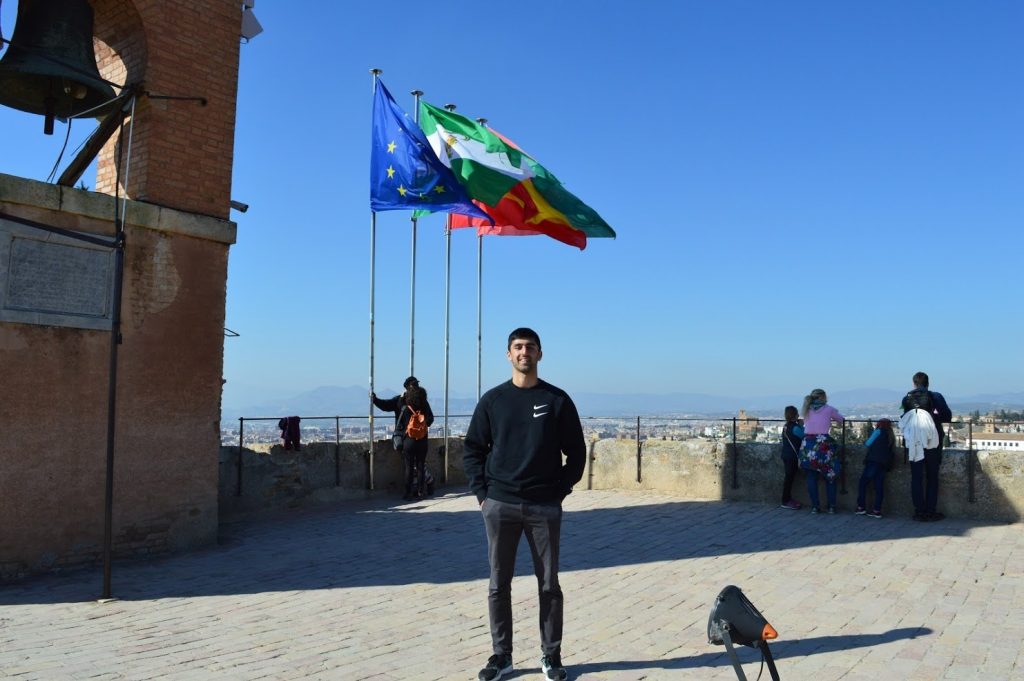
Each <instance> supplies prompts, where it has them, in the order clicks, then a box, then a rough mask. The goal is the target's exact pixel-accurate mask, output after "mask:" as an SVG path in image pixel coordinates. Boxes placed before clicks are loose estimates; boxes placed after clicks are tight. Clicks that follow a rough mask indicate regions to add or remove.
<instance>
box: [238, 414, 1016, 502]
mask: <svg viewBox="0 0 1024 681" xmlns="http://www.w3.org/2000/svg"><path fill="white" fill-rule="evenodd" d="M470 417H471V415H469V414H449V415H448V419H449V421H451V420H452V419H469V418H470ZM281 418H282V417H280V416H261V417H251V416H245V417H239V419H238V457H237V484H236V492H235V493H236V496H241V494H242V450H243V448H244V442H245V423H246V422H247V421H249V422H254V421H256V422H258V421H271V422H279V421H280V420H281ZM299 418H300V419H301V421H304V422H309V421H333V422H334V466H335V485H336V486H340V485H341V454H340V452H341V443H342V442H343V440H342V439H341V422H342V421H344V420H349V421H360V422H366V421H367V420H368V419H367V416H365V415H363V416H300V417H299ZM879 418H889V420H890V421H892V423H893V428H894V430H895V432H896V435H897V446H898V447H900V448H904V441H903V437H902V434H901V433H900V432H899V418H898V417H873V418H870V419H859V418H848V419H846V420H845V421H844V422H843V423H842V424H841V425H839V426H834V429H835V430H837V431H838V433H837V434H838V435H839V437H838V442H839V457H840V458H839V461H840V471H841V473H840V492H841V493H842V494H846V493H847V489H846V472H845V471H846V458H847V453H846V450H847V446H848V445H851V444H853V445H856V444H861V443H863V441H864V438H863V437H861V436H860V435H858V434H857V433H856V430H855V428H854V427H855V426H856V425H857V424H862V425H863V424H866V425H869V426H871V425H873V424H875V423H876V422H877V420H878V419H879ZM581 421H582V422H583V423H585V424H589V425H590V430H591V431H592V433H593V432H594V431H597V433H598V434H599V435H601V434H604V435H606V436H611V435H614V437H620V436H622V435H625V434H626V433H627V432H628V433H629V434H630V435H631V436H632V439H634V440H635V442H636V481H637V482H638V483H639V482H643V444H644V442H646V441H648V440H652V439H655V438H657V437H659V436H657V435H655V433H657V432H658V431H659V429H660V431H661V433H662V434H661V435H660V438H661V439H667V437H669V436H671V437H672V439H675V437H676V436H683V435H686V438H682V437H681V439H691V438H695V437H696V438H704V439H711V440H728V442H729V446H730V447H731V451H730V455H731V458H732V466H731V468H732V471H731V477H732V480H731V485H732V488H733V489H738V488H739V486H740V485H739V468H740V466H739V446H738V445H739V444H740V443H741V442H756V441H757V439H756V437H757V434H758V433H759V432H765V429H761V428H760V425H761V424H765V423H768V424H784V423H785V422H786V421H785V419H779V418H759V417H753V416H750V417H745V418H740V417H738V416H733V417H690V416H636V417H628V416H583V417H581ZM385 423H386V421H385ZM602 423H604V424H605V425H606V428H605V429H604V430H601V429H600V425H601V424H602ZM645 423H646V424H647V425H646V428H644V424H645ZM991 423H992V425H993V426H995V427H1001V428H1004V429H1006V428H1012V429H1014V430H1015V432H1024V421H1012V420H1005V421H992V422H991ZM693 424H698V425H700V424H708V425H705V426H704V427H703V428H700V429H699V430H700V433H699V434H698V435H694V434H693ZM848 425H849V426H850V427H849V428H848ZM975 425H976V424H975V422H974V421H973V420H970V421H953V422H951V423H948V424H946V428H945V429H944V430H945V432H944V433H943V443H944V445H943V446H945V447H949V446H952V444H954V443H955V440H954V435H955V434H957V433H956V431H958V430H960V431H962V430H963V427H966V430H967V433H966V441H965V444H966V445H967V447H966V451H967V476H968V501H970V502H971V503H974V502H975V465H976V463H975V453H974V452H975V449H974V439H975V438H974V428H975ZM670 426H675V427H677V428H678V427H686V429H687V430H688V432H686V433H683V432H675V433H670V432H668V431H669V428H670ZM612 429H613V430H612ZM391 432H392V426H390V425H388V426H381V427H379V428H376V427H375V428H374V433H373V434H372V435H369V434H368V435H369V437H376V436H377V435H378V434H379V435H380V436H381V438H380V439H384V440H387V439H389V437H390V433H391ZM448 435H449V437H451V428H450V427H449V433H448ZM741 435H743V436H746V439H741V437H740V436H741ZM771 436H772V437H778V436H781V434H779V435H776V434H774V433H772V434H771ZM344 441H345V442H353V441H354V442H359V441H363V442H367V443H368V440H367V438H366V437H358V438H354V439H352V440H344ZM762 442H765V443H766V444H772V442H773V441H772V440H762ZM904 449H905V448H904ZM363 453H364V455H369V453H370V449H369V446H368V447H367V449H366V450H365V451H364V452H363ZM907 460H908V459H907V454H906V452H904V459H903V463H904V464H906V463H907Z"/></svg>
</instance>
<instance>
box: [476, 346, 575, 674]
mask: <svg viewBox="0 0 1024 681" xmlns="http://www.w3.org/2000/svg"><path fill="white" fill-rule="evenodd" d="M542 356H543V353H542V352H541V349H540V337H539V336H538V335H537V333H536V332H535V331H533V330H532V329H527V328H519V329H516V330H515V331H513V332H512V333H511V334H509V337H508V359H509V361H510V362H511V363H512V380H510V381H507V382H506V383H502V384H501V385H499V386H497V387H495V388H492V389H491V390H488V391H487V392H486V393H484V396H483V397H482V398H480V402H479V403H478V404H477V406H476V410H475V411H474V412H473V419H472V420H471V421H470V424H469V430H468V431H467V432H466V439H465V442H464V445H463V452H464V455H463V465H464V467H465V471H466V476H467V477H468V478H469V488H470V489H471V490H472V491H473V493H474V494H475V495H476V498H477V500H478V501H479V502H480V510H481V512H482V514H483V518H484V527H485V528H486V530H487V557H488V560H489V562H490V565H491V581H490V586H489V591H488V598H487V606H488V614H489V616H490V624H491V643H492V646H493V653H494V654H493V655H491V657H490V658H489V659H488V660H487V665H486V666H485V667H484V668H483V669H481V670H480V674H479V675H478V677H477V678H478V679H479V680H480V681H493V680H494V679H498V678H501V677H502V676H504V675H505V674H507V673H509V672H511V671H512V576H513V574H514V573H515V562H516V549H517V548H518V546H519V539H520V537H522V535H523V534H524V533H525V534H526V539H527V541H528V542H529V544H530V553H531V554H532V555H533V567H534V572H535V573H536V575H537V582H538V586H539V591H540V636H541V651H542V654H543V657H542V658H541V668H542V670H543V672H544V675H545V678H547V679H552V680H553V681H563V680H564V679H566V678H567V673H566V671H565V668H564V667H562V661H561V654H562V590H561V588H560V587H559V585H558V549H559V537H560V533H561V526H562V499H564V498H565V496H566V495H567V494H569V493H570V492H571V491H572V486H573V485H574V484H576V483H577V482H579V480H580V478H581V477H583V467H584V464H585V461H586V444H585V443H584V441H583V427H582V425H581V424H580V417H579V414H578V413H577V411H576V405H574V404H573V402H572V398H570V397H569V395H568V394H567V393H566V392H565V391H564V390H562V389H560V388H556V387H555V386H553V385H551V384H550V383H545V382H544V381H542V380H540V378H538V377H537V363H538V362H539V361H540V359H541V357H542ZM563 454H564V455H565V463H564V464H563V463H562V456H563Z"/></svg>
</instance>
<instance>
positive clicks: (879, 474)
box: [857, 461, 887, 511]
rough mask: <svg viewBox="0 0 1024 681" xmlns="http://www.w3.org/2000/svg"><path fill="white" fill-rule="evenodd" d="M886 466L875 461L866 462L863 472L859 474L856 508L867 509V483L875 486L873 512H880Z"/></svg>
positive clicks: (883, 494)
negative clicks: (872, 483)
mask: <svg viewBox="0 0 1024 681" xmlns="http://www.w3.org/2000/svg"><path fill="white" fill-rule="evenodd" d="M886 468H887V466H886V465H885V464H881V463H877V462H875V461H867V462H865V464H864V472H863V473H861V474H860V483H859V484H858V485H857V508H867V504H866V503H865V499H866V498H867V491H868V483H870V482H872V481H873V482H874V483H875V485H874V487H875V510H876V511H881V510H882V497H883V496H885V474H886Z"/></svg>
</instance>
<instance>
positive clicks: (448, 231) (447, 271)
mask: <svg viewBox="0 0 1024 681" xmlns="http://www.w3.org/2000/svg"><path fill="white" fill-rule="evenodd" d="M444 108H445V110H446V111H455V105H454V104H445V105H444ZM444 258H445V263H444V472H443V473H442V477H441V482H444V483H447V482H448V355H449V352H448V339H449V337H450V328H451V314H450V312H451V299H452V295H451V282H452V214H451V213H448V215H447V218H446V219H445V223H444Z"/></svg>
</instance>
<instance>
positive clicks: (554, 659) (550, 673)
mask: <svg viewBox="0 0 1024 681" xmlns="http://www.w3.org/2000/svg"><path fill="white" fill-rule="evenodd" d="M540 669H541V671H542V672H544V678H545V679H546V680H547V681H566V679H568V678H569V673H568V672H566V671H565V667H563V666H562V656H561V655H559V654H558V653H555V654H554V655H545V656H544V657H542V658H540Z"/></svg>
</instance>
